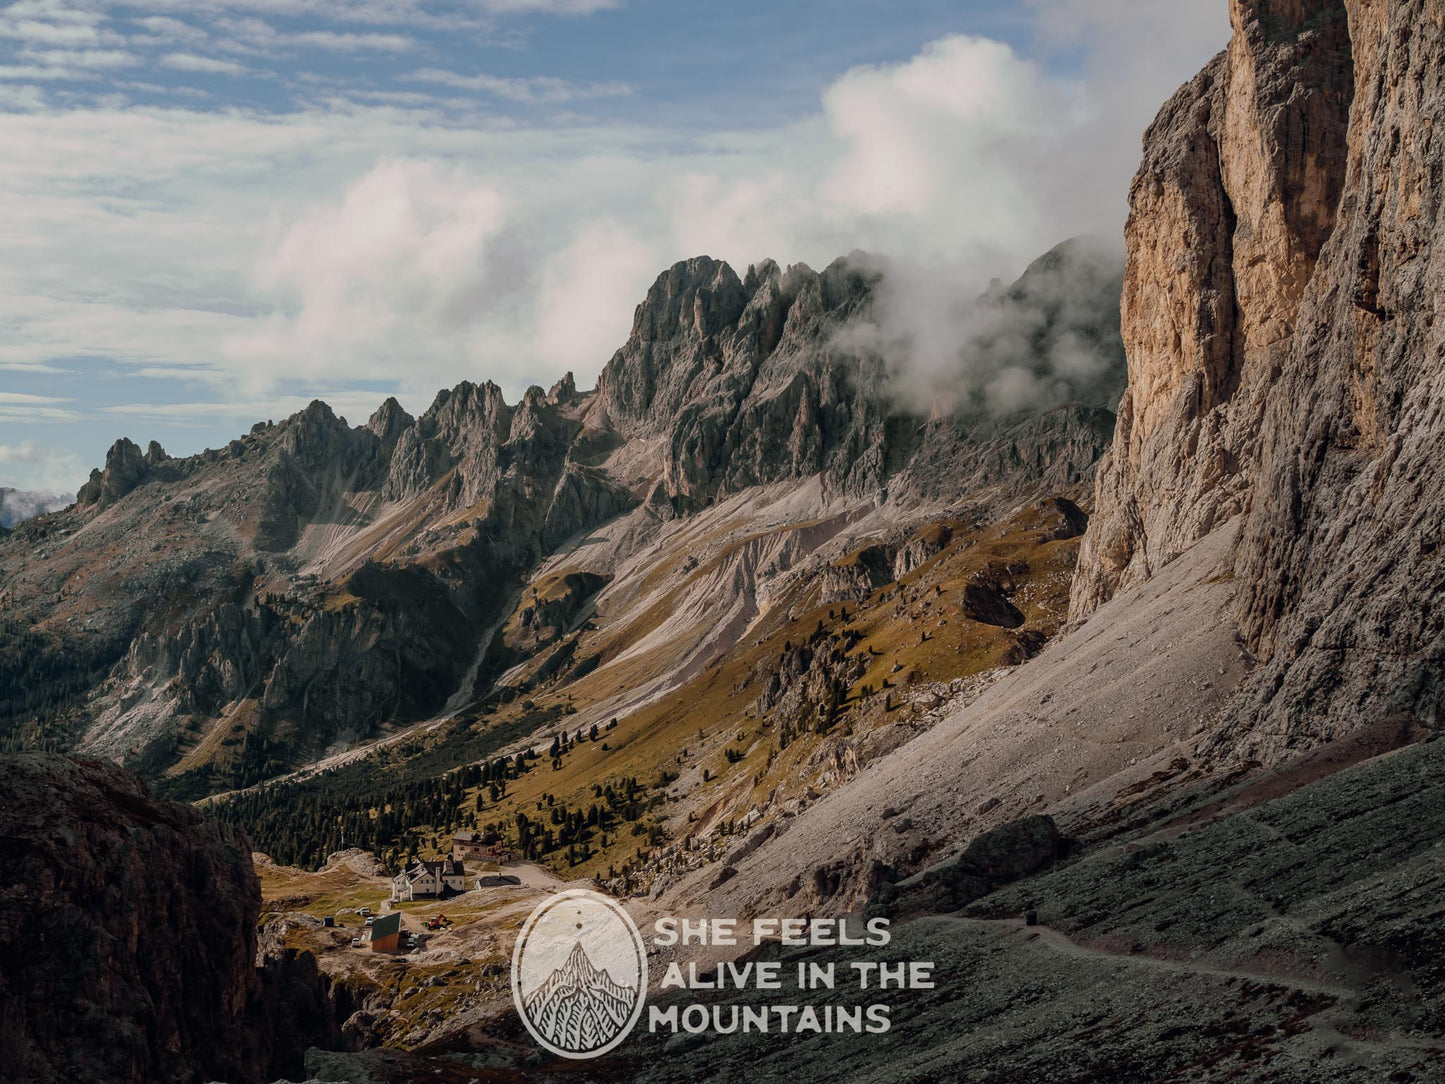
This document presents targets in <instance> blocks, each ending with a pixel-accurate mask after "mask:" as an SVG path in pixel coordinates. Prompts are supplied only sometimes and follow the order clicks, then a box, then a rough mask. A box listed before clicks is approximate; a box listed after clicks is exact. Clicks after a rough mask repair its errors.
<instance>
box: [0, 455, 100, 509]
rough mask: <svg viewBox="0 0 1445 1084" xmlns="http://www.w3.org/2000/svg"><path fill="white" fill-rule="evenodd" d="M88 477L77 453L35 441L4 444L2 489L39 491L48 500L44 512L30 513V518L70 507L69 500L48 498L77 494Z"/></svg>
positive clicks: (0, 464) (0, 473) (0, 457)
mask: <svg viewBox="0 0 1445 1084" xmlns="http://www.w3.org/2000/svg"><path fill="white" fill-rule="evenodd" d="M84 477H85V470H84V467H83V465H82V464H81V462H80V459H79V457H78V456H76V455H75V454H74V453H73V452H69V451H62V450H60V449H57V448H48V447H42V446H40V445H39V444H36V443H35V441H33V440H22V441H20V442H18V443H13V444H11V443H5V442H0V486H5V487H7V488H11V489H19V490H31V491H38V494H39V495H40V496H41V497H42V498H44V499H42V500H41V502H40V503H41V504H42V505H44V508H43V509H27V511H26V515H34V514H35V512H36V511H39V510H46V509H49V508H59V507H63V506H64V504H68V503H69V500H68V499H61V500H56V499H48V498H52V497H54V496H55V495H58V494H62V493H66V492H69V491H73V489H74V487H75V485H76V479H77V478H84Z"/></svg>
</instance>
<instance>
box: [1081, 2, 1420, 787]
mask: <svg viewBox="0 0 1445 1084" xmlns="http://www.w3.org/2000/svg"><path fill="white" fill-rule="evenodd" d="M1231 17H1232V21H1233V25H1234V36H1233V40H1232V41H1231V43H1230V46H1229V49H1228V50H1227V52H1226V53H1224V54H1222V55H1221V56H1220V57H1218V58H1216V59H1215V60H1214V61H1213V62H1212V63H1211V64H1210V65H1209V66H1208V67H1207V68H1206V69H1205V70H1204V72H1202V73H1201V74H1200V75H1199V76H1198V77H1197V78H1196V79H1195V80H1194V81H1193V82H1192V83H1190V84H1189V85H1188V86H1186V87H1185V88H1183V89H1182V90H1181V91H1180V92H1179V93H1178V94H1177V95H1176V96H1175V97H1174V98H1173V99H1172V100H1171V101H1170V102H1169V104H1168V105H1166V106H1165V108H1164V110H1163V111H1162V112H1161V114H1160V116H1159V119H1158V120H1157V121H1156V122H1155V124H1154V126H1153V127H1152V128H1151V129H1150V131H1149V133H1148V135H1147V137H1146V140H1145V156H1144V164H1143V166H1142V168H1141V170H1140V172H1139V175H1138V177H1137V179H1136V181H1135V184H1134V188H1133V191H1132V193H1131V216H1130V220H1129V226H1128V249H1129V252H1128V265H1127V269H1126V276H1125V289H1124V302H1123V329H1124V336H1125V343H1126V349H1127V351H1128V357H1129V378H1130V386H1129V390H1128V391H1127V392H1126V394H1125V397H1124V401H1123V404H1122V408H1121V412H1120V421H1119V426H1118V429H1117V431H1116V436H1115V440H1114V444H1113V447H1112V449H1111V451H1110V452H1109V454H1108V456H1107V457H1106V459H1105V461H1104V462H1103V464H1102V465H1101V468H1100V472H1099V479H1098V514H1097V515H1096V517H1095V519H1094V521H1093V522H1092V523H1091V525H1090V529H1089V533H1088V536H1087V538H1086V542H1085V546H1084V551H1083V555H1082V557H1081V561H1080V566H1079V570H1078V573H1077V576H1076V579H1075V583H1074V591H1073V610H1074V614H1075V616H1085V615H1087V614H1088V613H1090V612H1091V611H1092V610H1093V609H1094V608H1095V607H1097V606H1098V605H1099V604H1100V603H1101V602H1102V601H1104V600H1105V599H1107V598H1109V597H1110V596H1111V595H1112V594H1114V593H1115V592H1116V591H1118V590H1119V589H1120V588H1122V587H1124V586H1128V585H1130V584H1132V583H1136V582H1139V581H1141V580H1143V579H1146V578H1148V577H1149V576H1150V575H1151V574H1152V573H1153V572H1155V571H1157V570H1158V568H1160V567H1161V566H1162V565H1163V564H1164V563H1166V562H1167V561H1169V560H1170V559H1171V558H1172V557H1173V556H1175V555H1176V554H1178V553H1179V552H1180V551H1182V550H1183V549H1185V548H1187V547H1188V546H1189V545H1190V544H1192V543H1193V542H1194V541H1196V540H1197V539H1198V538H1200V537H1202V536H1203V535H1204V534H1206V533H1208V532H1209V531H1210V530H1211V529H1213V528H1214V527H1215V526H1217V525H1218V524H1220V523H1222V522H1224V521H1225V520H1227V519H1229V518H1230V517H1233V516H1242V517H1243V520H1242V522H1243V525H1244V529H1243V531H1242V533H1241V536H1240V541H1239V544H1238V547H1237V551H1236V553H1235V556H1234V564H1235V572H1236V575H1237V576H1238V577H1239V579H1240V580H1241V581H1242V585H1243V587H1242V591H1241V599H1242V601H1241V604H1240V613H1239V620H1240V625H1241V629H1242V631H1243V633H1244V635H1245V637H1246V639H1247V641H1248V642H1249V644H1250V645H1251V647H1252V648H1253V649H1254V650H1255V651H1256V652H1257V653H1258V654H1259V655H1260V657H1261V659H1262V660H1263V665H1262V666H1261V667H1259V668H1258V670H1257V671H1256V672H1255V674H1254V676H1253V678H1252V679H1251V681H1250V682H1249V684H1248V686H1247V687H1246V689H1245V690H1244V692H1243V693H1242V695H1241V696H1240V697H1239V698H1237V699H1236V701H1235V702H1234V706H1233V708H1232V710H1231V714H1230V717H1229V719H1228V721H1227V724H1226V726H1225V728H1224V730H1223V732H1222V733H1221V735H1220V736H1219V739H1218V740H1219V746H1220V748H1221V749H1222V750H1225V751H1228V752H1232V753H1237V754H1240V755H1250V756H1259V757H1263V758H1265V759H1272V758H1275V757H1277V756H1279V755H1282V754H1283V753H1284V752H1285V751H1286V750H1288V749H1289V748H1291V747H1293V746H1297V745H1299V744H1303V743H1308V742H1312V741H1316V740H1321V739H1324V738H1328V737H1331V736H1334V735H1335V734H1338V733H1340V732H1342V731H1344V730H1346V729H1349V728H1351V727H1353V726H1355V725H1357V724H1358V723H1359V722H1360V721H1361V717H1362V713H1380V712H1388V711H1410V712H1414V713H1416V714H1417V715H1419V716H1420V717H1421V718H1423V719H1425V720H1426V721H1431V720H1433V719H1434V718H1436V717H1438V714H1439V711H1440V706H1441V702H1442V696H1445V690H1442V678H1441V676H1440V675H1441V672H1442V668H1441V663H1442V661H1445V640H1442V635H1445V614H1442V613H1441V612H1440V608H1439V605H1438V601H1436V600H1437V599H1438V597H1439V593H1440V591H1441V590H1442V588H1445V554H1442V552H1441V550H1440V536H1441V533H1442V531H1441V527H1440V524H1441V523H1442V522H1445V468H1442V465H1441V457H1440V448H1441V441H1442V438H1445V384H1442V381H1441V371H1442V361H1441V356H1442V352H1441V343H1440V329H1439V328H1438V327H1437V326H1436V321H1435V316H1436V312H1437V310H1438V307H1439V304H1440V297H1441V294H1440V288H1441V276H1442V266H1441V263H1442V261H1441V260H1437V259H1436V258H1435V257H1434V253H1433V243H1434V240H1435V236H1436V233H1437V231H1438V228H1439V217H1438V216H1439V202H1440V198H1441V194H1442V187H1445V180H1442V177H1441V172H1440V162H1441V160H1442V147H1441V143H1440V139H1441V137H1440V135H1439V134H1438V133H1437V132H1436V130H1435V129H1436V126H1437V124H1438V123H1439V121H1440V120H1441V119H1442V117H1441V112H1442V101H1445V100H1442V95H1441V86H1440V83H1441V77H1442V72H1445V36H1442V9H1441V4H1440V3H1439V2H1438V0H1347V2H1342V0H1273V2H1271V0H1234V2H1233V3H1232V4H1231Z"/></svg>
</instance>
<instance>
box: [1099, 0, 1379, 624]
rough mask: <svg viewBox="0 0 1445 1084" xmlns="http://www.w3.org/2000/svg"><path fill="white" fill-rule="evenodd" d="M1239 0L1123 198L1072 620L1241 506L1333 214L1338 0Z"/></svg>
mask: <svg viewBox="0 0 1445 1084" xmlns="http://www.w3.org/2000/svg"><path fill="white" fill-rule="evenodd" d="M1285 7H1286V5H1281V4H1269V3H1251V2H1248V0H1236V2H1235V3H1233V4H1232V6H1231V18H1232V21H1233V23H1234V27H1235V35H1234V39H1233V41H1231V43H1230V46H1229V49H1228V50H1227V51H1226V52H1225V53H1222V54H1221V55H1220V56H1218V57H1216V58H1215V60H1214V61H1213V62H1212V63H1211V64H1210V65H1209V66H1208V67H1206V68H1205V69H1204V71H1202V72H1201V73H1200V74H1199V75H1198V76H1197V77H1196V78H1195V79H1194V80H1193V81H1192V82H1191V83H1189V84H1188V85H1186V86H1185V87H1183V88H1182V89H1181V90H1180V91H1179V92H1178V93H1177V94H1175V96H1174V97H1173V98H1172V99H1171V100H1170V101H1169V103H1168V104H1166V105H1165V106H1164V109H1163V110H1162V111H1161V112H1160V114H1159V117H1158V119H1157V120H1155V122H1154V124H1153V125H1152V126H1151V128H1150V129H1149V131H1148V133H1147V134H1146V136H1145V140H1144V144H1145V147H1144V163H1143V165H1142V166H1141V167H1140V170H1139V173H1138V175H1137V177H1136V178H1135V180H1134V185H1133V189H1132V191H1131V193H1130V215H1129V221H1128V225H1127V227H1126V242H1127V262H1126V266H1125V275H1124V293H1123V299H1122V302H1121V323H1122V327H1123V334H1124V342H1125V349H1126V351H1127V354H1128V359H1129V387H1128V389H1127V390H1126V391H1125V393H1124V399H1123V402H1122V403H1121V404H1120V410H1119V424H1118V426H1117V428H1116V430H1115V435H1114V443H1113V446H1112V448H1111V449H1110V451H1109V452H1108V454H1107V455H1106V457H1105V459H1104V461H1103V463H1102V464H1101V466H1100V471H1099V481H1098V509H1097V511H1098V515H1097V516H1096V518H1095V522H1094V524H1093V525H1092V527H1091V530H1090V531H1089V534H1088V537H1087V540H1086V542H1085V547H1084V554H1083V556H1082V557H1081V560H1080V571H1079V575H1078V578H1077V579H1076V582H1075V587H1074V599H1073V605H1074V610H1075V613H1077V614H1085V613H1088V612H1090V611H1092V610H1093V609H1094V608H1095V607H1096V606H1097V605H1098V604H1099V603H1101V602H1103V601H1104V600H1106V599H1107V598H1109V597H1111V596H1112V595H1113V594H1114V592H1116V591H1117V590H1119V589H1120V588H1122V587H1127V586H1130V585H1131V584H1133V583H1136V582H1138V581H1139V580H1141V579H1145V578H1147V577H1148V576H1149V575H1150V574H1151V573H1152V572H1153V571H1155V570H1157V569H1158V568H1159V567H1161V566H1162V565H1163V564H1165V563H1166V562H1167V561H1169V560H1170V559H1171V558H1172V557H1173V556H1175V555H1176V554H1178V553H1179V552H1180V551H1181V550H1183V549H1185V548H1187V547H1188V546H1189V545H1191V544H1192V543H1193V542H1195V541H1197V540H1198V539H1199V538H1202V537H1203V536H1204V535H1206V534H1208V533H1209V532H1210V531H1211V530H1212V529H1213V528H1214V527H1215V526H1216V525H1217V524H1219V523H1221V522H1223V521H1224V520H1226V519H1228V518H1229V517H1230V516H1232V515H1236V514H1238V513H1239V512H1240V511H1241V510H1242V509H1243V508H1244V507H1245V504H1246V503H1247V500H1248V495H1249V491H1250V485H1251V482H1252V479H1253V477H1254V471H1255V466H1256V460H1257V457H1258V452H1259V425H1260V419H1261V415H1262V413H1263V410H1264V406H1265V402H1266V400H1267V398H1268V397H1269V395H1270V394H1271V391H1270V388H1271V385H1272V383H1273V381H1274V379H1275V377H1276V376H1277V374H1278V371H1279V366H1280V364H1281V363H1282V360H1283V357H1284V355H1285V353H1286V352H1287V351H1288V348H1289V344H1290V341H1291V336H1292V333H1293V329H1294V324H1295V320H1296V316H1297V313H1298V309H1299V304H1300V298H1301V297H1302V295H1303V293H1304V289H1305V285H1306V283H1307V282H1308V281H1309V278H1310V274H1311V273H1312V271H1313V269H1314V266H1315V262H1316V260H1317V259H1318V255H1319V251H1320V247H1321V245H1322V243H1323V241H1324V239H1325V238H1326V237H1327V236H1328V235H1329V231H1330V228H1331V226H1332V225H1333V222H1334V214H1335V205H1336V204H1337V203H1338V199H1339V192H1340V187H1341V184H1342V183H1343V161H1344V143H1345V126H1346V120H1347V114H1348V110H1349V103H1350V88H1351V78H1350V70H1349V66H1348V65H1349V38H1348V35H1347V33H1346V24H1345V19H1344V11H1343V8H1342V7H1341V6H1340V4H1339V3H1338V2H1334V3H1331V2H1324V0H1316V2H1313V3H1303V4H1302V5H1296V6H1295V7H1296V9H1297V10H1295V12H1294V14H1293V16H1286V15H1285V14H1284V8H1285Z"/></svg>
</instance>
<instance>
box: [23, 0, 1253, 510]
mask: <svg viewBox="0 0 1445 1084" xmlns="http://www.w3.org/2000/svg"><path fill="white" fill-rule="evenodd" d="M3 4H4V0H0V5H3ZM1226 7H1227V5H1226V4H1225V3H1224V0H1170V2H1169V3H1167V4H1161V3H1159V2H1158V0H1007V2H995V0H951V2H943V0H919V2H911V0H832V2H823V0H791V2H789V3H786V4H776V3H758V2H752V0H735V2H733V3H729V4H696V3H689V2H685V0H150V2H145V3H142V2H130V3H127V2H113V0H17V2H14V3H10V4H9V5H8V6H0V146H3V147H4V152H3V154H0V486H13V487H16V488H21V489H31V490H53V491H59V492H73V491H74V489H75V488H76V487H77V486H78V485H79V484H80V483H81V482H83V481H84V479H85V477H86V475H87V474H88V473H89V470H90V468H91V467H93V466H98V465H100V464H101V463H102V462H103V461H104V456H105V450H106V448H108V447H109V445H110V444H111V443H112V442H113V441H114V440H115V439H116V438H117V437H120V436H128V437H130V438H131V439H133V440H135V441H137V442H138V443H140V444H142V446H144V444H145V443H146V442H147V441H149V440H152V439H156V440H159V441H160V442H161V443H162V444H163V445H164V446H165V448H166V450H167V451H169V452H170V453H171V454H173V455H184V454H193V453H195V452H198V451H201V450H202V449H204V448H206V447H215V446H220V445H223V444H224V443H225V442H226V441H227V440H229V439H230V438H231V437H233V436H235V435H237V434H239V433H242V432H244V431H245V430H247V429H248V428H249V427H250V425H251V423H252V422H254V421H257V420H265V419H276V420H279V419H280V418H282V417H285V416H286V415H288V414H290V413H292V412H294V411H296V410H298V409H300V408H301V407H303V406H304V405H305V404H306V403H307V402H309V401H310V400H311V399H313V398H323V399H326V400H327V401H328V402H329V403H331V404H332V405H333V407H334V408H335V409H336V410H337V411H338V413H340V414H343V415H345V416H346V417H347V418H348V419H349V420H350V421H351V422H352V423H353V424H360V423H362V422H364V421H365V420H366V418H367V417H368V416H369V415H370V413H371V412H372V411H373V410H374V409H375V408H376V406H377V405H378V404H379V403H380V402H381V401H382V400H383V399H384V398H385V397H386V396H388V395H396V396H397V397H398V398H399V399H400V400H401V401H402V403H403V405H405V406H406V407H407V408H408V409H409V410H411V411H412V412H413V413H418V412H420V411H421V410H423V409H425V407H426V406H427V404H428V403H429V402H430V401H431V400H432V398H433V397H434V395H435V393H436V391H437V390H438V389H439V388H442V387H449V386H452V385H454V384H456V383H457V382H458V381H460V380H463V379H468V380H478V381H480V380H487V379H490V380H494V381H495V382H496V383H498V384H499V385H501V386H502V388H503V389H504V390H505V391H506V392H507V393H508V395H509V397H516V396H518V395H520V393H521V392H522V391H523V390H525V388H526V387H527V386H529V385H531V384H540V385H543V386H547V385H549V384H551V383H552V382H553V381H555V380H556V379H557V378H558V377H559V376H560V375H561V374H562V373H563V372H565V371H568V370H572V371H574V372H575V373H576V376H577V379H578V382H579V385H581V386H590V384H591V382H592V380H593V379H594V378H595V377H596V375H597V373H598V372H599V371H600V369H601V368H602V366H603V365H604V364H605V363H606V361H607V359H608V358H609V357H610V356H611V354H612V353H613V351H615V350H616V349H617V347H618V346H620V345H621V344H622V342H623V341H624V339H625V338H626V335H627V332H628V330H629V328H630V326H631V320H632V313H633V309H634V307H635V306H636V304H637V302H638V301H640V300H641V298H642V296H643V294H644V293H645V292H646V289H647V287H648V285H649V284H650V283H651V282H652V280H653V279H654V278H655V277H656V276H657V274H658V273H659V272H660V271H662V270H663V269H664V268H666V267H668V266H669V265H671V264H672V263H674V262H676V261H677V260H680V259H685V258H687V257H689V256H694V255H699V254H708V255H711V256H715V257H718V258H721V259H726V260H728V261H729V262H731V263H733V264H734V266H735V267H736V268H737V269H738V270H739V273H741V272H742V271H743V270H744V269H745V268H746V266H747V264H748V263H750V262H756V261H759V260H761V259H764V258H773V259H776V260H778V261H779V262H780V263H782V264H784V265H786V264H791V263H795V262H799V261H802V262H806V263H808V264H810V265H811V266H813V267H815V268H821V267H823V266H825V265H826V264H827V263H828V262H830V261H831V260H832V259H833V258H835V257H837V256H840V255H844V254H846V253H848V252H850V251H853V250H858V249H861V250H864V251H867V252H870V253H874V254H877V255H879V256H883V257H886V258H887V259H889V260H890V261H892V262H893V263H894V265H895V266H897V267H899V268H904V269H906V270H907V273H908V274H909V275H910V276H911V277H912V279H911V280H912V281H917V282H919V283H926V284H928V285H927V289H926V290H923V291H921V294H920V296H927V297H937V298H939V299H940V300H939V302H938V303H939V304H946V303H947V299H948V298H950V297H965V296H972V295H973V294H976V293H977V292H978V291H979V290H981V289H982V288H983V287H984V286H985V285H986V284H987V282H988V281H989V279H991V278H993V277H995V276H999V277H1003V278H1006V279H1007V278H1011V277H1013V276H1015V275H1017V274H1018V273H1019V272H1020V271H1021V270H1022V269H1023V267H1024V266H1026V265H1027V263H1028V262H1029V261H1030V260H1031V259H1032V258H1033V257H1034V256H1037V255H1038V254H1040V253H1042V252H1044V251H1046V250H1047V249H1048V248H1050V247H1052V245H1054V244H1055V243H1057V242H1059V241H1061V240H1063V239H1065V238H1066V237H1070V236H1074V235H1077V234H1096V235H1099V236H1102V237H1104V238H1113V239H1114V240H1115V241H1116V242H1117V241H1118V238H1119V237H1120V234H1121V230H1122V226H1123V221H1124V217H1125V213H1126V198H1127V191H1128V184H1129V180H1130V177H1131V176H1132V174H1133V172H1134V170H1135V168H1136V167H1137V164H1138V160H1139V146H1140V138H1141V134H1142V132H1143V130H1144V128H1145V126H1146V125H1147V124H1148V122H1149V120H1150V119H1151V118H1152V116H1153V114H1154V113H1155V112H1156V111H1157V109H1158V107H1159V106H1160V105H1161V104H1162V103H1163V102H1164V100H1165V99H1166V98H1167V97H1168V95H1169V94H1170V93H1172V92H1173V91H1174V89H1175V88H1177V87H1178V86H1179V85H1180V84H1181V83H1183V82H1184V81H1186V80H1187V79H1189V78H1190V77H1192V75H1193V74H1194V72H1195V71H1196V70H1198V68H1199V67H1200V66H1201V65H1202V64H1203V63H1204V62H1205V61H1206V60H1207V59H1208V58H1209V56H1210V55H1212V54H1213V53H1214V52H1216V51H1217V50H1218V49H1220V48H1221V47H1222V46H1223V45H1224V43H1225V42H1226V40H1227V36H1228V21H1227V16H1226ZM1118 243H1120V244H1121V243H1122V242H1118Z"/></svg>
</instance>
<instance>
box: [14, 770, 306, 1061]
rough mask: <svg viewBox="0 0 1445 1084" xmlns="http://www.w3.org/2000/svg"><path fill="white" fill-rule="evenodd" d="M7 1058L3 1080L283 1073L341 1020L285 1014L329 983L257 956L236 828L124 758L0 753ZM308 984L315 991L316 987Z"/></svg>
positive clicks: (251, 895)
mask: <svg viewBox="0 0 1445 1084" xmlns="http://www.w3.org/2000/svg"><path fill="white" fill-rule="evenodd" d="M0 790H3V792H4V794H5V796H6V798H5V802H4V803H3V804H0V858H3V860H4V864H5V869H6V871H7V874H6V884H7V887H6V888H5V889H4V891H3V892H0V1019H3V1020H4V1022H5V1026H4V1028H3V1029H0V1060H3V1064H4V1065H5V1070H4V1074H5V1076H6V1077H7V1079H14V1080H27V1081H34V1082H36V1084H50V1082H55V1084H60V1082H62V1081H65V1082H68V1081H74V1080H94V1081H136V1082H140V1081H145V1082H147V1084H151V1082H166V1081H175V1082H177V1084H180V1082H190V1081H193V1080H202V1079H204V1080H215V1079H221V1080H227V1081H233V1082H237V1084H241V1082H247V1081H261V1080H273V1079H275V1078H276V1077H277V1076H278V1075H281V1074H283V1073H291V1072H296V1071H299V1069H300V1068H301V1058H302V1054H303V1053H304V1050H305V1048H306V1047H307V1046H309V1045H317V1044H323V1043H325V1042H326V1041H327V1040H328V1038H329V1036H330V1034H331V1033H332V1031H333V1027H332V1025H331V1024H330V1022H329V1019H323V1018H324V1017H325V1016H326V1014H324V1013H323V1014H322V1017H323V1018H311V1019H310V1020H302V1019H293V1020H292V1021H291V1023H290V1024H289V1025H288V1036H289V1039H290V1042H289V1043H287V1042H285V1041H283V1040H282V1038H281V1034H280V1029H279V1027H278V1026H277V1024H278V1018H277V1017H276V1016H275V1015H273V1013H274V1011H275V1010H276V1009H277V1008H279V1007H280V1006H281V1005H284V1004H287V1003H291V1004H295V1003H297V1001H298V1000H304V999H305V998H307V997H309V996H312V995H313V994H314V993H315V992H316V990H318V989H320V990H321V994H322V996H323V998H324V987H316V986H315V984H314V980H315V974H314V961H313V966H312V972H313V974H312V976H311V980H312V984H311V985H310V986H308V985H307V983H304V982H302V983H298V982H297V981H295V980H296V976H295V975H294V974H290V975H288V974H282V973H281V972H279V971H277V970H276V969H274V968H272V969H269V970H268V971H266V972H265V973H264V974H263V972H261V971H258V970H257V966H256V965H257V935H256V917H257V913H258V910H259V907H260V887H259V884H258V882H257V880H256V874H255V871H254V869H253V868H252V865H251V848H250V844H249V843H248V841H247V840H246V839H245V837H244V836H243V835H241V834H240V833H239V832H238V831H237V830H235V829H234V828H231V827H229V826H227V825H225V824H222V823H220V822H218V821H209V820H205V819H203V818H202V817H201V815H200V814H199V813H197V812H195V811H194V810H192V809H190V808H188V807H185V806H180V805H173V804H171V803H168V802H158V801H155V800H153V799H152V798H150V797H149V796H148V795H147V794H146V792H145V791H144V789H143V788H142V786H141V784H140V783H139V781H138V780H137V779H136V778H135V777H134V776H132V775H130V774H129V773H127V772H125V771H122V770H121V769H119V768H117V767H115V766H113V765H110V764H102V763H99V762H94V761H74V760H69V759H66V758H62V757H58V756H52V755H47V754H31V753H25V754H7V755H5V756H3V757H0ZM308 991H309V992H308Z"/></svg>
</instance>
